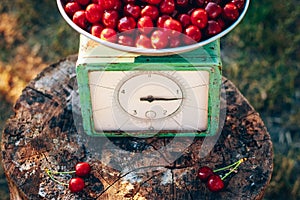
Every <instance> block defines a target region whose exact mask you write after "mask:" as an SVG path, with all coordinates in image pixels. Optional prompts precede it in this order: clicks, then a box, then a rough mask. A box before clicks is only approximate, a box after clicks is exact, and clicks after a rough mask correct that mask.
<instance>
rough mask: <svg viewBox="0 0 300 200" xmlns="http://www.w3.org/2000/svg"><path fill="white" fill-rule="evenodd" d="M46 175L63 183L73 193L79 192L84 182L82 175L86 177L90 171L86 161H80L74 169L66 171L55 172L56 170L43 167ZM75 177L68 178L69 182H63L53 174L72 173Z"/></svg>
mask: <svg viewBox="0 0 300 200" xmlns="http://www.w3.org/2000/svg"><path fill="white" fill-rule="evenodd" d="M45 171H46V173H47V174H48V176H49V177H50V178H51V179H52V180H53V181H55V182H57V183H59V184H61V185H65V186H68V187H69V190H70V191H71V192H73V193H76V192H80V191H82V190H83V188H84V186H85V182H84V180H83V178H84V177H87V176H88V175H89V174H90V172H91V166H90V164H88V163H87V162H80V163H77V164H76V165H75V170H74V171H68V172H57V171H51V170H49V169H45ZM74 173H75V175H76V176H77V177H73V178H71V179H70V181H69V183H63V182H61V181H59V180H57V179H56V178H54V175H57V174H74Z"/></svg>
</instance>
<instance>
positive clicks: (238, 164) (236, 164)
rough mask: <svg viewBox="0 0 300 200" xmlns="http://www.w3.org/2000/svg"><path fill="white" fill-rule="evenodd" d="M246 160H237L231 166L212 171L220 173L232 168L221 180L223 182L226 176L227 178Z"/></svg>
mask: <svg viewBox="0 0 300 200" xmlns="http://www.w3.org/2000/svg"><path fill="white" fill-rule="evenodd" d="M246 160H247V158H242V159H240V160H238V161H237V162H235V163H233V164H231V165H228V166H226V167H223V168H220V169H217V170H214V172H215V171H221V170H225V169H228V168H231V167H233V166H234V167H233V168H232V169H230V171H229V172H228V173H226V174H225V175H224V176H223V177H222V178H221V179H222V180H224V179H225V178H226V177H227V176H229V175H230V174H231V173H232V172H233V171H235V170H236V169H237V168H238V167H239V166H240V164H242V163H243V162H244V161H246Z"/></svg>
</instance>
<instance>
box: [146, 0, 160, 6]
mask: <svg viewBox="0 0 300 200" xmlns="http://www.w3.org/2000/svg"><path fill="white" fill-rule="evenodd" d="M145 2H147V3H149V4H153V5H158V4H159V3H160V2H161V0H146V1H145Z"/></svg>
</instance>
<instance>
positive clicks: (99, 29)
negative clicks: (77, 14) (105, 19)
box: [91, 24, 103, 38]
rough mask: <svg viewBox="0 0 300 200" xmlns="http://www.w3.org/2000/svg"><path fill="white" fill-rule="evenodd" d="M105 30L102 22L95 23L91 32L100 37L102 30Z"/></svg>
mask: <svg viewBox="0 0 300 200" xmlns="http://www.w3.org/2000/svg"><path fill="white" fill-rule="evenodd" d="M102 30H103V26H102V25H100V24H95V25H93V26H92V27H91V34H92V35H93V36H96V37H98V38H100V35H101V32H102Z"/></svg>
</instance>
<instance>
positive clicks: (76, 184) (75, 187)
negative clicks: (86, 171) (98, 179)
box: [69, 177, 85, 193]
mask: <svg viewBox="0 0 300 200" xmlns="http://www.w3.org/2000/svg"><path fill="white" fill-rule="evenodd" d="M84 186H85V183H84V180H83V179H82V178H79V177H76V178H71V180H70V181H69V189H70V191H71V192H73V193H76V192H80V191H82V190H83V188H84Z"/></svg>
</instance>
